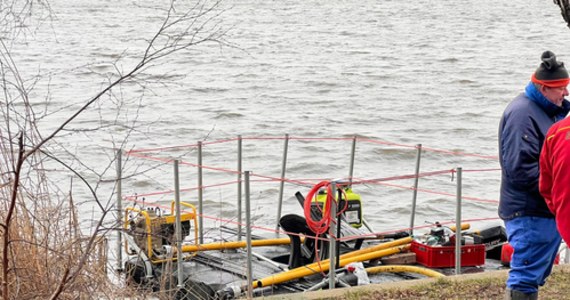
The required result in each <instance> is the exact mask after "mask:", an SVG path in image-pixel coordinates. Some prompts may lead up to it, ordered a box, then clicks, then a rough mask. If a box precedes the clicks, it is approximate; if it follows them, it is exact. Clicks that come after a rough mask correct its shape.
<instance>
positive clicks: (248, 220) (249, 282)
mask: <svg viewBox="0 0 570 300" xmlns="http://www.w3.org/2000/svg"><path fill="white" fill-rule="evenodd" d="M249 196H250V192H249V171H245V223H246V228H245V232H246V243H247V299H251V298H253V286H252V283H253V275H252V271H251V268H252V266H251V218H250V207H251V206H250V197H249Z"/></svg>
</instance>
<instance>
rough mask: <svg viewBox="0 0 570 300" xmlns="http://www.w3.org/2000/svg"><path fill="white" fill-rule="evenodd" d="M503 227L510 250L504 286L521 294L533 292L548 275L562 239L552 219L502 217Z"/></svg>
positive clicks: (542, 283)
mask: <svg viewBox="0 0 570 300" xmlns="http://www.w3.org/2000/svg"><path fill="white" fill-rule="evenodd" d="M505 227H506V229H507V236H508V239H509V243H510V244H511V246H512V247H513V250H514V252H513V257H512V259H511V270H510V271H509V278H508V279H507V287H508V288H510V289H513V290H517V291H520V292H523V293H525V294H531V293H535V292H537V291H538V287H539V286H542V285H544V282H545V281H546V277H548V275H550V272H551V271H552V265H553V264H554V259H555V258H556V255H557V253H558V248H559V247H560V242H561V240H562V239H561V237H560V234H559V233H558V230H557V229H556V221H555V220H554V219H549V218H539V217H528V216H525V217H518V218H514V219H512V220H508V221H505Z"/></svg>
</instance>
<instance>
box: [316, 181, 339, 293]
mask: <svg viewBox="0 0 570 300" xmlns="http://www.w3.org/2000/svg"><path fill="white" fill-rule="evenodd" d="M330 185H331V191H330V193H331V194H332V197H333V201H332V203H331V207H330V218H331V223H330V226H329V289H330V290H332V289H334V287H335V281H336V280H335V271H336V268H335V264H336V259H335V255H336V239H335V226H333V221H334V220H335V216H336V201H334V195H335V194H336V190H337V186H336V182H334V181H333V182H331V183H330ZM323 217H325V216H323ZM315 242H317V241H315Z"/></svg>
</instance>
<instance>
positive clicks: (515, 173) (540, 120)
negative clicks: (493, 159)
mask: <svg viewBox="0 0 570 300" xmlns="http://www.w3.org/2000/svg"><path fill="white" fill-rule="evenodd" d="M541 60H542V63H541V64H540V66H539V67H538V68H537V69H536V71H535V72H534V74H533V75H532V77H531V81H530V82H529V84H528V85H527V86H526V89H525V92H524V93H521V94H520V95H518V96H517V97H515V98H514V99H513V100H512V101H511V103H510V104H509V105H508V106H507V108H506V109H505V111H504V113H503V117H502V118H501V123H500V125H499V159H500V164H501V168H502V173H501V196H500V203H499V216H500V217H501V219H503V220H504V222H505V227H506V229H507V235H508V239H509V243H510V244H511V246H512V247H513V249H514V252H513V256H512V258H511V270H510V271H509V278H508V279H507V290H506V294H507V295H506V299H537V298H538V287H539V286H542V285H544V282H545V280H546V277H548V275H550V272H551V270H552V265H553V263H554V259H555V257H556V254H557V251H558V248H559V246H560V242H561V238H560V235H559V233H558V231H557V229H556V223H555V220H554V216H553V215H552V213H551V212H550V210H549V209H548V207H547V206H546V203H545V202H544V198H542V196H541V195H540V192H539V190H538V177H539V170H538V167H539V164H538V159H539V157H540V150H541V149H542V144H543V142H544V137H545V136H546V133H547V131H548V128H549V127H550V126H551V125H552V124H554V123H555V122H557V121H559V120H561V119H563V118H564V117H566V114H568V111H570V102H568V101H567V100H566V99H564V97H565V96H568V90H567V89H566V87H567V85H568V83H569V82H570V79H569V77H568V71H567V70H566V68H565V67H564V63H562V62H559V61H557V60H556V55H554V53H552V52H550V51H545V52H544V53H543V54H542V57H541Z"/></svg>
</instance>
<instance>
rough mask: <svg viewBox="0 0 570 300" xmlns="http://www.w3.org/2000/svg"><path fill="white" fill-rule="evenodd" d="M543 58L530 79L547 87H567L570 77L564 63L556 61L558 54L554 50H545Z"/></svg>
mask: <svg viewBox="0 0 570 300" xmlns="http://www.w3.org/2000/svg"><path fill="white" fill-rule="evenodd" d="M541 60H542V63H541V64H540V66H538V68H537V69H536V71H535V72H534V74H532V77H531V78H530V80H531V81H532V82H534V83H538V84H542V85H544V86H547V87H566V86H567V85H568V83H569V82H570V79H569V78H568V71H566V68H565V67H564V63H563V62H559V61H556V55H555V54H554V53H552V51H544V53H542V56H541Z"/></svg>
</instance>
